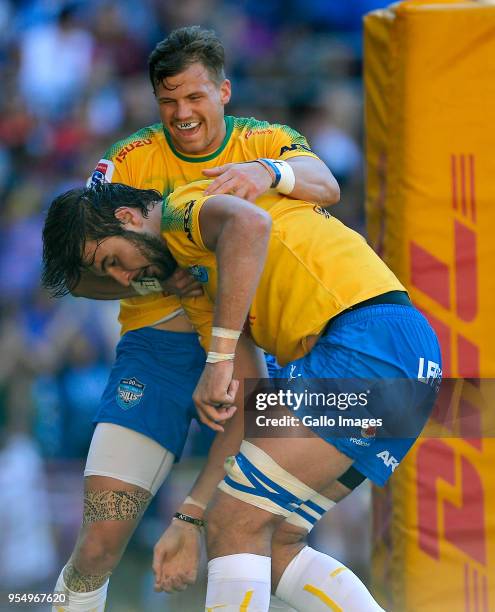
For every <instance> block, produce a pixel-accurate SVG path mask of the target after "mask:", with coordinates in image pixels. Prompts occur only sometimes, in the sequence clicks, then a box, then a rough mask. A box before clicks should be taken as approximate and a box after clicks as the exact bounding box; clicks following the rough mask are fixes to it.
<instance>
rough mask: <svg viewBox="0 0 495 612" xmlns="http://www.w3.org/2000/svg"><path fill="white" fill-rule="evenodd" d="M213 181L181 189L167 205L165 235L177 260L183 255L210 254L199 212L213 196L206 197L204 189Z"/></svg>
mask: <svg viewBox="0 0 495 612" xmlns="http://www.w3.org/2000/svg"><path fill="white" fill-rule="evenodd" d="M210 183H211V181H196V182H193V183H189V184H187V185H184V186H182V187H179V188H178V189H176V190H175V191H173V192H172V193H171V194H170V195H169V196H168V197H167V198H166V199H165V202H164V206H163V217H162V232H165V233H166V240H167V243H168V245H169V248H170V250H171V251H172V253H173V254H174V256H175V258H176V259H177V261H179V259H178V257H179V258H180V256H181V255H182V254H183V253H184V254H185V255H186V256H190V255H192V254H194V252H196V253H197V252H198V250H199V251H201V252H205V251H208V249H207V247H206V246H205V244H204V242H203V237H202V236H201V229H200V227H199V213H200V211H201V208H202V207H203V205H204V203H205V202H206V201H207V200H209V198H210V197H212V196H205V195H204V190H205V189H206V187H207V186H208V185H209V184H210Z"/></svg>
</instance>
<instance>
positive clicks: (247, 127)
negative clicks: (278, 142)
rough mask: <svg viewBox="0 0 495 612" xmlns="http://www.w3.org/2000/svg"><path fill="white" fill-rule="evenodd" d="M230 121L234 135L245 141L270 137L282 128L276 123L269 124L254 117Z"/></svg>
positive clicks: (235, 118) (236, 118)
mask: <svg viewBox="0 0 495 612" xmlns="http://www.w3.org/2000/svg"><path fill="white" fill-rule="evenodd" d="M231 119H232V123H233V131H234V134H235V135H236V136H238V137H241V138H245V139H246V140H248V139H250V138H259V137H266V136H272V135H274V134H276V132H277V131H279V130H280V129H281V128H283V127H284V126H282V125H280V124H278V123H270V122H269V121H264V120H262V119H256V118H255V117H232V118H231Z"/></svg>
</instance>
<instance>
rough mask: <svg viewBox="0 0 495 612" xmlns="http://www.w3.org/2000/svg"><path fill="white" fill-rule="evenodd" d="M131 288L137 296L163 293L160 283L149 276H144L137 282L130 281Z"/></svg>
mask: <svg viewBox="0 0 495 612" xmlns="http://www.w3.org/2000/svg"><path fill="white" fill-rule="evenodd" d="M131 287H132V288H133V289H134V291H135V292H136V293H139V295H149V294H150V293H161V292H162V291H163V287H162V286H161V285H160V281H159V280H158V279H157V278H153V277H151V276H145V277H143V278H142V279H141V280H138V281H131Z"/></svg>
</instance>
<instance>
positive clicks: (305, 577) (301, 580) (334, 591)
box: [275, 546, 383, 612]
mask: <svg viewBox="0 0 495 612" xmlns="http://www.w3.org/2000/svg"><path fill="white" fill-rule="evenodd" d="M275 594H276V595H277V597H279V598H280V599H282V600H283V601H285V602H287V603H288V604H289V605H291V606H293V607H294V608H296V610H304V612H328V610H329V609H330V610H333V611H334V612H383V609H382V608H380V606H379V605H378V604H377V603H376V601H375V600H374V599H373V597H372V596H371V593H370V592H369V591H368V589H367V588H366V587H365V586H364V584H363V583H362V582H361V580H359V578H358V577H357V576H356V575H355V574H353V573H352V572H351V570H350V569H349V568H347V567H345V565H342V563H340V562H339V561H337V560H336V559H333V558H332V557H330V556H328V555H324V554H323V553H320V552H318V551H316V550H314V549H313V548H310V547H309V546H306V547H305V548H303V549H302V550H301V552H300V553H299V554H298V555H296V556H295V557H294V559H292V561H291V562H290V563H289V565H288V566H287V567H286V569H285V572H284V573H283V574H282V577H281V578H280V582H279V584H278V587H277V591H276V593H275Z"/></svg>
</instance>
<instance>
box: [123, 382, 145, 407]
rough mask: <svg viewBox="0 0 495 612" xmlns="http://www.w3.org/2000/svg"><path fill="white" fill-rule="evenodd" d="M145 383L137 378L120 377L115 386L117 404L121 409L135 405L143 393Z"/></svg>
mask: <svg viewBox="0 0 495 612" xmlns="http://www.w3.org/2000/svg"><path fill="white" fill-rule="evenodd" d="M145 387H146V385H143V383H142V382H139V380H138V379H137V378H122V380H121V381H120V383H119V386H118V388H117V404H118V405H119V406H120V407H121V408H122V410H129V408H132V407H133V406H137V405H138V404H139V402H140V401H141V398H142V397H143V394H144V389H145Z"/></svg>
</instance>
